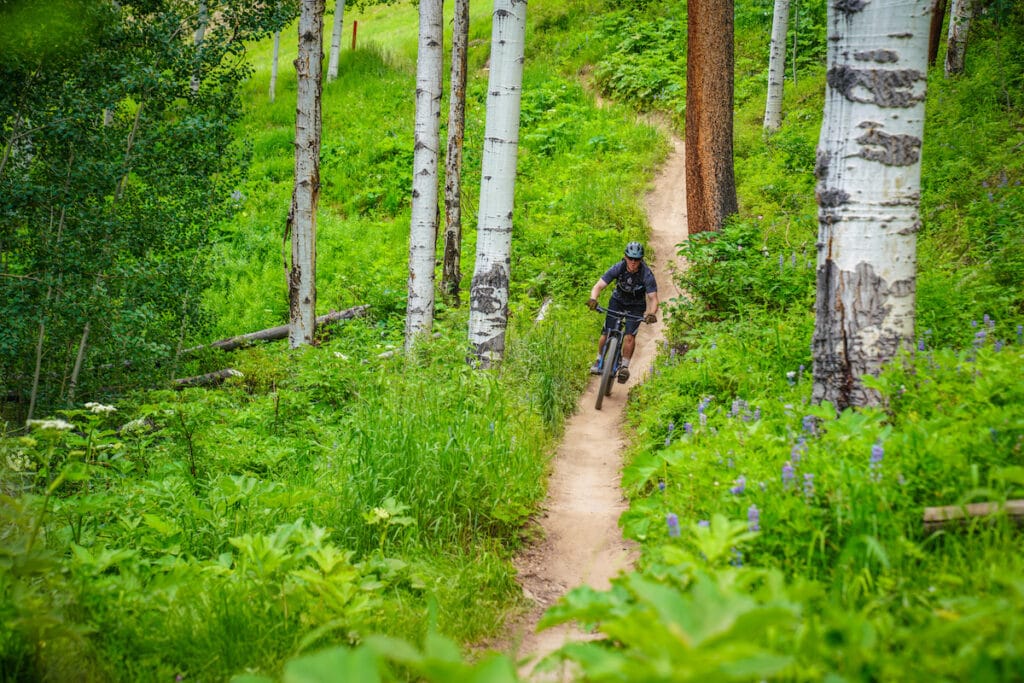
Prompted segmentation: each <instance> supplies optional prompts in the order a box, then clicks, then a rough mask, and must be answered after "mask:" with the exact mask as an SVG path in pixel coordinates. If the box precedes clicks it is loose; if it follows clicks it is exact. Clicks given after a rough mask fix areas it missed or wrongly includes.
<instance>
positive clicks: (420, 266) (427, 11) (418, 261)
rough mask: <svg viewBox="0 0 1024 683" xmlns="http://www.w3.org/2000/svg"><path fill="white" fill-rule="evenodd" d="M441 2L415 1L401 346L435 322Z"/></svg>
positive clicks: (432, 0)
mask: <svg viewBox="0 0 1024 683" xmlns="http://www.w3.org/2000/svg"><path fill="white" fill-rule="evenodd" d="M441 9H442V0H420V30H419V47H418V51H417V54H416V124H415V136H414V137H415V139H414V146H413V161H412V166H413V174H412V220H411V226H410V230H409V300H408V304H407V308H406V313H405V347H406V349H409V348H411V347H412V345H413V344H414V343H415V341H416V338H417V337H418V336H420V335H421V334H429V333H430V329H431V326H432V325H433V322H434V261H435V250H436V245H437V224H438V215H437V212H438V200H437V184H438V180H437V167H438V156H439V155H438V150H439V149H440V134H439V131H440V126H441V81H442V66H443V63H444V53H443V51H442V48H443V44H444V24H443V16H442V12H441Z"/></svg>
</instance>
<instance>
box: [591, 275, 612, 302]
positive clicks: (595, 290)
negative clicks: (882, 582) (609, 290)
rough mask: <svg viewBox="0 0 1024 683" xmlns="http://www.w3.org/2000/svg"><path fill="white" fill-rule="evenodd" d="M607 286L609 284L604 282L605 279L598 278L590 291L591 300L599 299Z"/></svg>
mask: <svg viewBox="0 0 1024 683" xmlns="http://www.w3.org/2000/svg"><path fill="white" fill-rule="evenodd" d="M607 286H608V283H607V282H605V281H604V278H598V279H597V282H596V283H594V286H593V287H592V288H591V290H590V298H591V299H596V298H597V297H599V296H601V290H603V289H604V288H605V287H607Z"/></svg>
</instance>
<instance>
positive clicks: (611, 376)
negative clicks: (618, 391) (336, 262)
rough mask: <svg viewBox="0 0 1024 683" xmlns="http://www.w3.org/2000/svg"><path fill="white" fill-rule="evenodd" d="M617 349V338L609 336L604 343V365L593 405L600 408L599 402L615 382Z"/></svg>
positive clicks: (601, 401)
mask: <svg viewBox="0 0 1024 683" xmlns="http://www.w3.org/2000/svg"><path fill="white" fill-rule="evenodd" d="M618 351H619V339H618V338H617V337H609V338H608V340H607V341H606V342H605V344H604V361H603V363H604V366H603V367H602V369H601V384H600V385H599V386H598V387H597V401H596V402H595V403H594V407H595V408H596V409H597V410H601V403H603V402H604V397H605V396H608V395H609V394H611V393H612V385H613V383H614V382H615V358H616V356H617V355H618Z"/></svg>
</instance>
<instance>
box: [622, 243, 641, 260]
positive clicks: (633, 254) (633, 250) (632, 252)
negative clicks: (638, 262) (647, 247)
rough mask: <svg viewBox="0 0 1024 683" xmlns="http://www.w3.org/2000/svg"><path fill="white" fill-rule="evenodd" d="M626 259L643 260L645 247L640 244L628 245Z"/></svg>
mask: <svg viewBox="0 0 1024 683" xmlns="http://www.w3.org/2000/svg"><path fill="white" fill-rule="evenodd" d="M626 257H627V258H643V257H644V245H642V244H640V243H639V242H630V243H629V244H627V245H626Z"/></svg>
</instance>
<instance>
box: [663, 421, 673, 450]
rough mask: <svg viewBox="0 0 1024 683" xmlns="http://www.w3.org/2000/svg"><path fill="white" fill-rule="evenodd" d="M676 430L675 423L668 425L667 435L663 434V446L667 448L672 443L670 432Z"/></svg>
mask: <svg viewBox="0 0 1024 683" xmlns="http://www.w3.org/2000/svg"><path fill="white" fill-rule="evenodd" d="M675 428H676V423H675V422H669V423H668V433H667V434H665V445H666V446H668V445H669V444H670V443H671V442H672V430H674V429H675Z"/></svg>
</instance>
